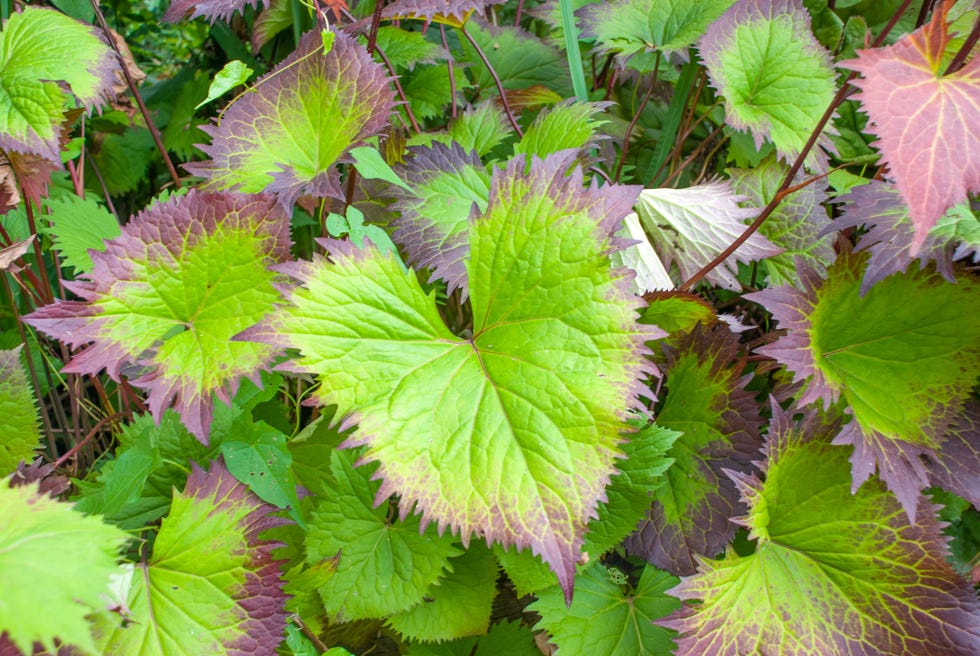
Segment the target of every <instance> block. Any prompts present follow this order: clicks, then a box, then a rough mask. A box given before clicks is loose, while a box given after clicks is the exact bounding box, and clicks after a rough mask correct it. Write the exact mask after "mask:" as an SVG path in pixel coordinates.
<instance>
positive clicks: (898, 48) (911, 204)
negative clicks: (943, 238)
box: [843, 2, 980, 255]
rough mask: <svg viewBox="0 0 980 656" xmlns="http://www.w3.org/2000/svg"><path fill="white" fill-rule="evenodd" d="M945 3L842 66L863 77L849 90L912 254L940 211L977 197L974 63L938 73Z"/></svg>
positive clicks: (979, 120)
mask: <svg viewBox="0 0 980 656" xmlns="http://www.w3.org/2000/svg"><path fill="white" fill-rule="evenodd" d="M950 5H951V3H949V2H942V3H939V4H938V5H937V6H936V9H935V11H934V12H933V17H932V20H931V21H930V22H929V23H928V24H927V25H925V26H923V27H922V28H920V29H918V30H916V31H915V32H913V33H912V34H909V35H906V36H905V37H903V38H902V39H901V40H899V41H898V43H895V44H894V45H891V46H888V47H885V48H878V49H870V50H858V51H857V55H858V57H857V59H852V60H849V61H847V62H844V64H843V65H844V66H847V67H848V68H851V69H852V70H855V71H858V72H859V73H861V75H862V76H863V79H858V80H855V81H854V82H853V84H854V85H855V86H857V87H858V88H859V89H861V92H860V93H859V94H858V96H857V98H858V100H860V101H861V104H862V106H863V107H864V109H865V111H867V112H868V116H869V117H870V119H871V123H872V131H873V132H874V133H875V134H877V135H878V137H879V139H878V141H877V142H876V143H875V145H876V146H877V147H878V149H879V150H880V151H881V154H882V155H883V156H884V159H885V163H886V164H887V165H888V169H889V173H890V175H891V177H892V178H893V179H894V180H895V186H896V187H897V188H898V191H899V193H900V194H901V195H902V200H903V201H904V202H905V204H906V205H907V206H908V208H909V216H910V217H911V219H912V223H913V224H914V225H915V234H914V235H913V237H912V241H911V250H910V253H911V255H917V254H918V252H919V250H920V249H922V247H923V246H924V245H925V242H926V238H927V235H928V233H929V229H930V228H931V227H932V226H933V225H935V223H936V221H938V220H939V218H940V217H941V216H942V215H943V214H944V213H945V212H946V210H947V209H949V208H950V207H952V206H953V205H956V204H957V203H961V202H963V201H965V200H966V199H967V193H968V192H973V193H975V192H978V191H980V58H978V57H976V56H974V57H973V58H972V59H969V60H968V61H967V62H966V64H965V65H964V66H963V68H961V69H959V70H958V71H954V72H951V73H949V74H948V75H944V72H945V67H946V60H945V59H944V56H943V55H944V51H945V49H946V45H947V43H949V39H950V36H949V33H948V27H947V25H946V12H947V10H948V9H949V7H950Z"/></svg>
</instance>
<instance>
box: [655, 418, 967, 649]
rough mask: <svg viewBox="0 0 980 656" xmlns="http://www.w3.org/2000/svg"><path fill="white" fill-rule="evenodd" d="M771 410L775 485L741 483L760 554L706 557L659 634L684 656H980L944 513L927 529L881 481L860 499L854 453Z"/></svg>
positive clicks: (927, 516) (931, 513)
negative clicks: (851, 462)
mask: <svg viewBox="0 0 980 656" xmlns="http://www.w3.org/2000/svg"><path fill="white" fill-rule="evenodd" d="M834 430H835V429H828V428H827V427H826V426H820V425H817V424H816V422H814V421H813V420H812V418H808V419H806V420H805V421H804V422H803V423H802V424H794V423H793V422H792V421H791V420H790V418H789V417H788V416H787V415H786V414H784V413H783V412H782V410H780V409H779V408H778V407H775V408H774V409H773V420H772V425H771V427H770V431H769V437H768V443H767V451H768V461H767V463H766V465H765V468H764V469H765V481H764V482H762V481H760V479H759V477H757V476H755V475H753V476H751V477H750V476H745V475H737V476H735V479H736V480H737V481H738V484H739V488H740V490H741V491H742V494H743V498H744V500H745V502H746V503H747V504H748V506H749V513H748V515H747V516H746V517H744V518H741V519H740V522H742V523H744V524H745V525H746V526H747V527H748V528H749V529H750V535H751V537H752V538H753V539H755V540H756V541H757V546H756V549H755V552H754V553H753V554H752V555H749V556H737V555H735V554H734V553H733V552H729V553H728V554H727V555H726V556H725V558H724V559H723V560H709V559H707V558H702V559H699V567H698V569H699V572H698V574H696V575H694V576H692V577H690V578H687V579H684V580H683V581H682V582H681V584H680V585H679V586H678V587H676V588H674V590H672V591H671V594H674V595H676V596H679V597H680V598H681V599H684V600H690V601H693V600H699V601H698V603H694V604H690V605H686V606H685V607H684V608H682V609H681V610H680V611H678V612H677V613H676V614H675V615H674V617H673V618H672V619H671V620H669V621H662V622H661V624H663V625H666V626H669V627H670V628H674V629H676V630H677V631H679V632H680V637H679V638H678V640H677V643H678V651H677V654H678V656H702V655H705V654H711V655H712V656H742V655H743V654H781V655H786V656H816V655H819V656H907V655H909V654H930V655H931V656H932V655H934V656H958V655H962V654H973V653H978V652H980V603H978V602H977V597H976V594H975V593H974V592H973V590H971V589H970V586H969V584H968V583H967V582H966V581H965V580H963V579H962V577H960V576H959V575H958V574H956V572H954V571H953V569H952V567H951V566H950V565H949V563H948V562H947V561H946V558H945V555H946V553H947V551H948V548H947V544H946V538H945V537H944V536H943V535H942V530H941V524H939V522H937V521H936V517H935V509H934V507H932V506H929V505H928V504H924V508H923V512H922V513H920V517H919V522H918V524H910V523H909V521H908V518H907V517H906V515H905V513H904V512H902V508H901V506H900V505H899V504H898V502H897V501H896V500H895V498H894V497H893V496H892V495H891V494H889V493H888V491H887V490H886V489H885V488H884V486H883V485H882V484H881V483H880V482H879V481H877V480H873V481H870V482H869V483H867V484H866V485H864V486H862V487H861V489H860V490H858V491H857V492H856V493H853V494H852V493H851V490H850V487H851V486H850V475H849V473H848V465H847V455H848V454H847V449H842V448H840V447H835V446H832V445H831V444H830V443H829V441H828V438H829V436H830V435H829V434H830V433H832V432H833V431H834Z"/></svg>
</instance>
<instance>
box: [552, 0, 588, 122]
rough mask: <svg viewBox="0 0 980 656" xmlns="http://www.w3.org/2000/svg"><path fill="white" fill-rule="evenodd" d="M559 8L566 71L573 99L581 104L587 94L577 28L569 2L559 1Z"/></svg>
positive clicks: (585, 99) (569, 0) (585, 100)
mask: <svg viewBox="0 0 980 656" xmlns="http://www.w3.org/2000/svg"><path fill="white" fill-rule="evenodd" d="M558 4H559V6H560V7H561V25H562V29H563V31H564V32H565V57H566V58H567V59H568V70H569V72H570V73H571V75H572V88H573V89H574V90H575V97H576V98H578V99H579V100H580V101H581V102H588V101H589V92H588V89H587V88H586V86H585V69H584V68H582V51H581V50H579V47H578V27H576V25H575V14H574V13H572V3H571V0H559V2H558Z"/></svg>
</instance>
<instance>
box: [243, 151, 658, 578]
mask: <svg viewBox="0 0 980 656" xmlns="http://www.w3.org/2000/svg"><path fill="white" fill-rule="evenodd" d="M568 167H569V161H568V159H567V158H565V157H561V156H552V157H549V158H547V159H545V160H543V161H535V162H534V165H533V166H532V167H531V168H530V172H529V173H527V174H525V168H526V162H525V161H524V160H523V158H517V159H515V160H514V161H512V162H511V163H509V164H508V166H507V167H506V169H503V170H498V171H497V172H495V173H494V179H493V182H492V191H491V198H490V204H489V206H488V209H487V212H486V213H485V215H484V216H483V217H482V218H480V219H479V220H478V221H476V222H475V223H474V226H473V229H472V230H471V231H470V234H469V246H470V258H469V262H468V267H467V268H468V272H469V274H470V279H469V292H470V298H471V299H472V310H473V317H474V319H473V337H472V338H460V337H457V336H456V335H454V334H453V333H451V332H450V331H449V329H448V328H447V327H446V326H445V324H444V323H443V321H442V319H441V317H440V316H439V314H438V312H437V310H436V307H435V304H434V302H433V298H432V296H428V295H426V294H425V293H424V292H423V291H422V289H421V288H420V286H419V284H418V282H417V280H416V279H415V278H414V276H412V275H410V274H409V275H406V274H405V273H404V272H403V271H402V269H401V267H400V266H399V265H398V263H397V262H395V261H394V260H393V259H391V258H388V257H383V256H381V255H379V254H378V253H377V252H376V251H373V250H365V251H355V250H353V249H352V248H350V247H349V246H348V245H346V244H345V243H336V242H324V243H325V244H326V247H327V248H328V250H329V252H330V256H331V262H330V263H328V262H327V261H325V260H323V259H315V260H314V262H312V263H308V264H307V263H297V264H296V265H294V266H291V267H290V268H289V271H288V272H289V273H290V275H292V276H294V277H295V278H297V279H298V280H300V282H301V283H302V286H301V287H299V288H297V289H295V290H293V291H292V292H290V293H289V296H288V300H289V303H288V305H286V306H285V307H283V308H282V309H281V310H280V311H278V312H276V313H275V314H273V315H272V316H271V317H269V319H268V320H266V321H264V322H263V323H262V324H260V325H259V326H257V327H256V328H254V329H251V330H249V331H247V332H246V333H244V334H243V335H242V336H241V338H243V339H259V340H262V341H265V342H267V343H274V344H278V345H283V346H288V347H291V348H296V349H298V350H299V352H300V357H299V358H298V360H297V361H296V362H295V363H294V364H293V365H292V366H293V368H294V369H296V370H298V371H306V372H310V373H313V374H315V375H316V376H317V378H318V380H319V381H320V382H321V383H322V384H321V386H320V387H319V388H318V390H317V392H316V399H317V401H318V402H319V403H320V404H322V405H332V404H336V405H337V406H338V416H340V417H345V418H346V420H345V424H344V425H353V424H355V423H356V424H357V425H358V430H357V432H356V433H354V435H353V437H352V438H351V439H350V440H348V442H347V445H348V446H354V445H361V444H366V445H368V447H369V448H368V450H367V452H366V454H365V456H364V458H365V460H367V461H377V462H379V463H380V466H379V469H378V474H377V475H378V477H379V478H382V479H383V480H384V484H383V485H382V486H381V488H380V490H379V492H378V498H379V499H383V498H386V497H388V496H390V495H391V494H393V493H398V494H399V495H400V496H401V501H400V507H401V508H403V512H407V511H408V510H409V509H411V508H413V507H415V508H417V509H418V510H420V511H421V512H422V513H423V516H424V518H425V521H426V522H429V521H436V522H437V523H438V524H439V525H440V527H446V526H449V527H451V528H452V530H453V531H454V532H456V531H458V532H459V534H460V535H461V537H462V539H463V540H464V543H465V542H467V541H468V540H469V538H470V537H471V536H472V535H474V534H479V535H480V536H481V537H484V538H485V539H486V540H487V541H488V542H493V541H497V542H501V543H503V544H504V545H510V544H516V545H517V546H518V547H520V548H526V547H529V546H530V547H531V548H532V549H533V551H534V552H536V553H540V554H542V555H543V558H544V560H545V561H546V562H547V563H548V564H549V565H550V566H551V567H552V568H553V569H554V570H555V571H556V573H557V574H558V577H559V581H560V582H561V583H562V585H563V586H564V588H565V590H566V592H567V593H570V592H571V579H572V575H573V572H574V564H575V561H576V560H577V559H578V554H579V550H580V546H581V542H582V533H583V532H584V529H585V526H586V523H587V521H588V518H589V517H590V516H591V515H592V513H593V512H594V510H595V506H596V503H597V502H598V501H599V499H600V498H601V496H602V492H603V490H604V488H605V486H606V483H607V482H608V479H609V476H610V475H611V474H612V472H613V469H614V461H615V459H616V455H617V453H618V447H617V445H618V443H619V441H620V437H619V433H620V432H621V431H622V430H623V429H624V426H623V423H622V421H623V419H624V414H625V410H626V408H627V407H628V406H629V405H630V404H631V403H633V402H634V399H635V396H636V395H637V394H638V393H640V391H641V389H642V388H641V386H640V385H639V381H638V379H640V378H643V377H645V376H647V375H648V373H652V370H651V369H650V368H649V364H648V363H647V362H646V360H645V359H644V357H643V356H644V353H645V352H646V350H645V346H644V343H645V342H646V341H647V340H649V339H652V338H655V337H657V336H659V335H660V334H661V333H659V331H656V330H655V329H653V328H652V327H649V326H640V325H638V324H636V320H635V316H636V315H635V313H636V307H637V304H638V301H637V300H636V299H635V297H630V296H629V295H628V294H627V293H626V291H625V290H624V289H623V281H622V279H621V278H620V276H622V272H612V271H610V268H609V258H608V255H607V253H608V251H609V250H612V249H613V248H614V242H613V241H612V239H611V232H612V231H613V230H614V229H615V228H616V227H617V226H618V223H619V220H620V219H621V218H622V216H623V214H625V213H626V211H628V209H629V205H630V202H631V201H632V199H633V194H634V193H635V191H634V190H633V189H632V188H627V187H618V186H606V187H604V188H602V189H599V188H597V187H592V188H589V189H583V188H582V173H581V170H579V169H576V171H575V172H573V173H572V174H571V175H566V171H567V169H568ZM544 235H547V236H548V238H547V239H544V238H543V237H544ZM501 236H504V238H501ZM559 490H560V493H558V492H557V491H559Z"/></svg>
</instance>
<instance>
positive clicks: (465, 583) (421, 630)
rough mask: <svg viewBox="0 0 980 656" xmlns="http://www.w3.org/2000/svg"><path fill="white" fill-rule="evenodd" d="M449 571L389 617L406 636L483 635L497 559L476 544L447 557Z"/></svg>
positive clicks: (439, 638)
mask: <svg viewBox="0 0 980 656" xmlns="http://www.w3.org/2000/svg"><path fill="white" fill-rule="evenodd" d="M450 566H451V567H452V570H453V572H452V574H449V575H447V576H446V577H445V578H443V579H442V580H441V581H439V583H437V584H436V585H435V586H433V587H432V588H431V589H430V591H429V593H428V594H427V595H426V596H425V599H423V600H422V602H421V603H420V604H417V605H415V606H413V607H412V608H410V609H408V610H407V611H404V612H401V613H398V614H395V615H392V616H390V617H389V618H388V626H390V627H391V628H393V629H395V630H396V631H398V632H399V633H400V634H402V635H403V636H405V637H406V638H411V639H413V640H418V641H422V642H433V641H437V642H442V641H443V640H454V639H456V638H463V637H466V636H471V635H483V634H485V633H486V632H487V627H488V626H489V624H490V606H491V604H492V603H493V598H494V596H495V595H496V593H497V561H496V560H495V559H494V557H493V553H492V552H491V551H490V550H489V549H487V548H486V547H483V546H481V545H479V544H474V545H471V546H470V548H469V549H467V551H466V553H464V554H463V555H461V556H457V557H456V558H453V559H452V560H451V561H450Z"/></svg>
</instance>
